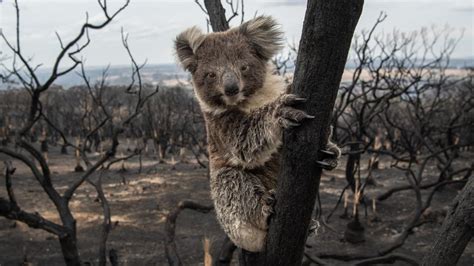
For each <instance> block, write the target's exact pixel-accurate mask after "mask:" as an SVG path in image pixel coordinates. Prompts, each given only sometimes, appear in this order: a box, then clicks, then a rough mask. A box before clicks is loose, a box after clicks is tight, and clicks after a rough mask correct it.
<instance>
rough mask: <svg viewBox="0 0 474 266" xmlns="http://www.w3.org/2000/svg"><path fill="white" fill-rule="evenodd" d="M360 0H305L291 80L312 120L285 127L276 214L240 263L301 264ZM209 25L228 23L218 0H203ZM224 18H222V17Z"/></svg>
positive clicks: (218, 28) (216, 27)
mask: <svg viewBox="0 0 474 266" xmlns="http://www.w3.org/2000/svg"><path fill="white" fill-rule="evenodd" d="M363 3H364V1H363V0H314V1H308V4H307V10H306V15H305V19H304V25H303V32H302V35H301V41H300V44H299V53H298V58H297V62H296V70H295V76H294V80H293V92H294V93H295V94H297V95H299V96H301V97H305V98H307V99H308V101H307V103H306V106H305V108H304V109H305V111H306V112H307V113H308V114H311V115H315V116H316V119H314V120H313V121H312V123H307V124H306V125H303V126H301V127H299V128H297V129H294V130H291V131H286V132H285V134H284V144H283V151H282V166H281V171H280V177H279V180H278V182H279V183H278V191H277V201H276V206H275V215H274V218H273V219H272V221H271V223H270V229H269V232H268V238H267V244H266V251H264V252H261V253H250V252H247V251H245V250H244V251H242V254H241V256H240V263H241V264H242V265H272V266H273V265H285V266H286V265H300V264H301V262H302V259H303V251H304V244H305V242H306V236H307V231H308V227H309V223H310V220H311V213H312V210H313V207H314V203H315V200H316V195H317V193H318V189H319V181H320V177H321V168H319V167H318V166H317V164H316V161H317V159H318V150H319V149H320V148H321V147H324V146H325V144H326V143H325V142H326V137H327V133H328V132H327V131H328V130H327V129H328V126H329V123H330V118H331V113H332V110H333V107H334V102H335V100H336V95H337V91H338V88H339V83H340V81H341V77H342V73H343V71H344V66H345V64H346V60H347V54H348V52H349V48H350V44H351V39H352V35H353V33H354V30H355V27H356V25H357V21H358V20H359V17H360V14H361V12H362V6H363ZM205 4H206V8H207V10H208V14H209V18H210V22H211V25H212V29H213V30H214V31H225V30H227V29H228V28H229V26H228V23H227V21H226V19H225V10H224V8H223V7H222V5H221V3H220V1H219V0H205ZM224 21H225V23H224Z"/></svg>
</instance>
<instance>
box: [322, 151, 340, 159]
mask: <svg viewBox="0 0 474 266" xmlns="http://www.w3.org/2000/svg"><path fill="white" fill-rule="evenodd" d="M319 153H321V154H322V155H323V156H327V157H330V158H337V154H336V153H335V152H333V151H330V150H320V151H319Z"/></svg>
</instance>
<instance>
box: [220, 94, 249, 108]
mask: <svg viewBox="0 0 474 266" xmlns="http://www.w3.org/2000/svg"><path fill="white" fill-rule="evenodd" d="M222 98H223V99H224V102H225V104H226V105H231V106H236V105H239V104H240V103H242V102H243V101H245V99H246V97H245V96H244V95H243V94H242V93H241V92H239V93H237V94H235V95H231V96H229V95H225V94H224V95H223V96H222Z"/></svg>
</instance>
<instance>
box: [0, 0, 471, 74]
mask: <svg viewBox="0 0 474 266" xmlns="http://www.w3.org/2000/svg"><path fill="white" fill-rule="evenodd" d="M18 2H19V5H20V8H21V21H20V25H21V37H20V40H21V44H22V47H21V49H22V51H23V53H24V54H25V55H26V56H27V57H28V58H31V59H32V62H33V64H34V65H37V64H43V67H46V68H47V67H51V66H52V64H53V62H54V59H55V57H56V55H57V54H58V53H59V51H60V45H59V42H58V40H57V38H56V34H55V32H57V33H58V34H59V35H60V36H61V38H62V39H63V42H67V41H68V40H71V39H72V38H73V37H74V36H75V35H76V34H77V33H78V31H79V29H80V26H81V25H82V24H83V22H84V21H85V18H86V15H85V14H86V12H88V13H89V21H91V22H96V21H101V19H103V14H102V13H101V10H100V8H99V5H98V4H97V1H96V0H80V1H79V0H19V1H18ZM201 2H202V0H201ZM223 2H224V1H223ZM121 3H123V1H122V0H109V3H108V5H109V8H110V9H111V10H115V9H116V8H117V7H118V6H119V5H120V4H121ZM305 9H306V1H304V0H279V1H270V0H255V1H250V0H247V1H245V18H246V19H248V18H251V17H253V16H254V15H255V13H256V12H257V14H265V15H272V16H274V17H275V18H276V19H277V20H278V21H279V23H281V25H282V28H283V30H284V32H285V36H286V38H287V41H288V42H291V43H297V42H298V41H299V37H300V34H301V27H302V22H303V18H304V12H305ZM382 11H383V12H385V13H386V14H387V15H388V17H387V19H386V20H385V21H384V22H383V23H382V24H381V25H380V27H379V29H378V32H380V33H390V32H392V31H393V30H394V29H397V30H400V31H401V32H407V33H408V32H413V31H416V30H420V29H421V28H422V27H429V28H431V27H436V28H440V29H441V28H445V27H446V26H449V27H450V30H449V31H450V32H452V34H453V37H454V36H460V34H462V32H464V33H463V37H462V39H461V40H460V42H459V44H458V46H457V49H456V50H455V52H454V54H453V55H452V57H453V58H465V57H474V32H473V24H474V1H473V0H432V1H429V0H365V4H364V10H363V12H362V16H361V18H360V20H359V23H358V26H357V28H356V33H357V32H358V33H360V32H361V31H363V30H367V29H369V28H370V27H371V26H372V25H373V23H374V22H375V20H376V19H377V17H378V15H379V14H380V12H382ZM15 23H16V22H15V12H14V8H13V0H0V27H1V30H2V31H3V33H4V34H5V35H6V36H7V38H9V40H10V41H12V42H14V41H15ZM239 23H240V19H236V20H234V21H233V23H232V24H233V25H238V24H239ZM193 25H197V26H199V27H201V28H202V29H203V30H204V31H205V30H206V21H205V15H204V13H203V12H202V11H201V10H200V9H199V7H198V6H197V5H196V4H195V3H194V0H168V1H164V0H131V3H130V5H129V6H128V7H127V8H126V9H125V10H124V11H123V12H122V13H121V14H119V15H118V16H117V17H116V19H115V20H114V21H113V22H112V23H111V24H110V25H109V26H108V27H107V28H105V29H102V30H100V31H92V32H91V34H90V37H91V44H90V45H89V47H87V49H86V50H85V51H84V52H83V53H82V54H81V56H82V57H83V58H85V59H86V64H87V66H104V65H107V64H111V65H113V66H115V65H128V64H129V59H128V55H127V53H126V51H125V50H124V48H123V47H122V44H121V34H120V32H121V29H122V28H123V30H124V31H125V32H127V33H128V34H129V45H130V48H131V50H132V53H133V54H134V56H135V58H136V60H137V61H138V62H144V61H145V60H147V63H148V64H168V63H176V59H175V56H174V53H173V40H174V38H175V36H176V35H177V34H179V33H180V32H181V31H183V30H185V29H186V28H188V27H190V26H193ZM7 50H8V49H7V47H6V45H5V44H4V42H3V41H2V40H0V52H2V55H1V56H3V57H4V56H5V55H6V54H7ZM62 66H63V67H65V66H67V64H65V65H62Z"/></svg>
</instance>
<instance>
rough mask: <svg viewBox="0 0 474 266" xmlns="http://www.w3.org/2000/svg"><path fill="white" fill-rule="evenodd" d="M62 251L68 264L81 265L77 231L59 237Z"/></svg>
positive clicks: (69, 265)
mask: <svg viewBox="0 0 474 266" xmlns="http://www.w3.org/2000/svg"><path fill="white" fill-rule="evenodd" d="M59 244H60V245H61V251H62V253H63V257H64V261H65V262H66V265H68V266H80V265H81V259H80V257H79V251H78V250H77V239H76V233H75V232H74V233H72V234H68V235H67V236H65V237H62V238H59Z"/></svg>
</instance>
